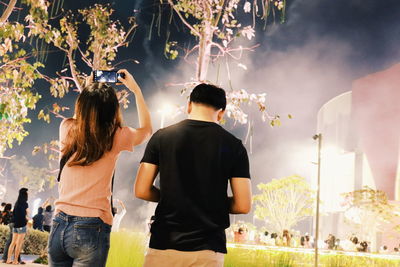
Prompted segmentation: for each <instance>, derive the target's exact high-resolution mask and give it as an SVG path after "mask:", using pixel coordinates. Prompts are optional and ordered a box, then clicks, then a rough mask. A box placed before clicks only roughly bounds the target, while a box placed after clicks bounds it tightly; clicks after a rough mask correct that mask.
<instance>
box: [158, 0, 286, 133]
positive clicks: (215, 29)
mask: <svg viewBox="0 0 400 267" xmlns="http://www.w3.org/2000/svg"><path fill="white" fill-rule="evenodd" d="M164 2H167V3H168V4H169V6H170V7H171V8H172V9H173V10H174V12H175V13H176V14H177V16H178V17H179V19H180V20H181V22H182V23H183V24H184V25H185V26H186V27H187V28H188V29H189V30H190V34H191V35H193V36H194V37H195V40H196V41H195V42H196V45H194V46H193V47H191V48H189V49H186V50H185V56H184V58H185V60H187V59H188V57H189V55H191V54H192V53H194V52H196V51H197V57H196V73H195V79H194V82H188V83H184V85H185V86H192V85H193V84H197V83H201V82H204V81H207V73H208V69H209V65H210V62H216V61H218V60H219V59H221V58H224V57H225V59H226V62H225V65H226V67H227V74H228V80H229V83H230V85H231V90H230V91H228V92H227V98H228V105H227V109H226V110H227V115H228V117H231V118H233V119H234V120H235V121H238V122H240V123H243V124H244V123H247V114H246V113H245V112H244V111H243V110H242V108H241V104H243V103H249V104H250V103H252V102H253V103H255V104H256V105H257V106H258V108H259V110H260V112H261V113H262V119H263V120H264V121H265V120H269V121H270V123H271V125H272V126H273V125H276V124H279V116H270V115H269V114H268V113H267V110H266V106H265V94H253V93H248V92H247V91H246V90H244V89H241V90H233V87H232V83H231V76H230V70H229V64H228V58H231V59H233V60H235V61H238V62H240V59H241V57H242V55H243V53H244V52H245V51H253V50H254V48H256V47H257V46H258V45H254V46H251V47H243V46H242V45H236V44H235V40H236V39H237V38H239V37H246V38H247V39H248V40H251V39H252V38H253V37H254V36H255V29H254V28H255V23H256V18H261V19H263V20H264V21H267V19H268V17H269V16H270V15H273V17H275V14H277V15H279V16H280V18H281V21H282V22H283V21H284V17H285V6H286V1H284V0H254V1H252V3H251V2H250V1H240V0H164V1H161V3H164ZM242 4H243V5H242ZM239 7H242V10H243V11H242V12H240V11H241V9H239ZM239 13H244V14H246V13H248V14H249V16H250V15H252V21H253V22H252V24H251V25H246V26H244V25H242V23H240V21H239V17H240V15H241V14H239ZM176 47H177V43H176V42H174V41H172V42H167V44H166V49H165V50H166V54H167V55H169V57H170V58H172V59H174V58H176V57H177V55H178V50H177V49H176ZM238 66H239V67H242V68H243V69H247V67H246V66H245V65H243V64H241V63H239V64H238ZM184 91H185V90H184Z"/></svg>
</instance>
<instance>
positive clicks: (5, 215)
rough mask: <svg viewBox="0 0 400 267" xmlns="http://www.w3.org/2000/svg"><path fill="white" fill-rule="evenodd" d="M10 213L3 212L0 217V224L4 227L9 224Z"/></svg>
mask: <svg viewBox="0 0 400 267" xmlns="http://www.w3.org/2000/svg"><path fill="white" fill-rule="evenodd" d="M11 218H12V212H11V211H3V213H2V215H1V223H2V224H4V225H8V224H9V223H10V222H11Z"/></svg>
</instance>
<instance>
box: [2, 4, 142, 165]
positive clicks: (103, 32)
mask: <svg viewBox="0 0 400 267" xmlns="http://www.w3.org/2000/svg"><path fill="white" fill-rule="evenodd" d="M22 3H23V4H25V6H24V7H26V8H27V9H28V11H27V15H26V16H25V18H24V23H20V22H9V21H8V18H9V17H10V14H11V12H12V10H13V9H14V7H15V4H16V1H14V0H11V1H10V2H9V5H8V7H7V8H6V10H5V11H4V13H3V15H2V16H1V19H0V26H1V27H0V87H1V91H0V100H1V102H0V103H1V104H0V136H1V137H0V157H3V155H4V151H5V150H6V149H7V148H8V147H12V142H13V141H14V140H17V141H18V142H19V143H20V142H22V140H23V138H24V137H25V136H26V135H28V132H27V131H26V130H25V129H24V127H23V126H24V124H25V123H28V122H30V119H29V118H28V116H27V115H28V109H34V108H35V104H36V103H37V101H38V100H39V99H40V95H39V94H38V93H36V92H35V91H34V90H33V88H32V86H33V83H34V81H35V80H36V79H38V78H42V79H45V80H47V81H48V82H49V83H50V93H51V95H52V96H53V97H54V98H63V97H64V96H65V94H67V93H68V92H70V91H71V90H74V91H77V92H78V93H79V92H80V91H81V90H82V88H83V86H84V81H85V80H86V77H87V74H84V73H83V71H81V70H80V69H79V68H78V67H77V66H78V65H79V64H77V62H83V63H85V64H86V65H87V66H89V67H90V68H91V69H103V70H108V69H112V68H114V67H115V65H113V63H114V61H115V59H116V55H117V52H118V50H119V49H120V48H121V47H126V46H127V45H128V44H129V42H130V41H131V37H132V35H133V32H134V30H135V29H136V26H137V25H136V23H135V19H134V18H133V17H132V18H129V26H128V27H127V28H125V27H124V26H122V24H121V23H120V22H119V21H117V20H113V19H112V14H113V10H112V9H111V8H110V6H108V5H94V6H92V7H89V8H85V9H82V10H79V12H78V14H75V15H74V14H72V13H71V12H68V11H62V12H61V14H57V16H50V14H52V13H54V12H57V10H58V9H59V8H60V6H61V5H62V0H58V1H57V0H56V1H51V2H50V1H47V0H40V1H37V0H23V1H22ZM55 10H56V11H55ZM49 13H50V14H49ZM53 20H57V21H53ZM82 24H86V25H87V26H89V28H90V34H89V36H85V37H87V38H83V37H82V36H79V35H78V29H79V27H80V26H81V25H82ZM29 38H30V42H33V43H35V42H36V43H44V44H45V45H46V46H47V47H50V48H51V49H54V48H56V49H58V50H60V51H62V52H63V53H64V54H65V58H66V62H65V65H64V66H63V67H62V68H61V69H60V71H57V73H56V75H57V76H56V77H49V76H46V75H44V74H43V73H40V72H39V70H38V68H39V67H43V64H42V63H40V62H33V63H32V61H35V60H36V61H38V58H39V56H40V55H41V57H40V59H42V60H43V59H45V58H46V57H47V52H46V51H38V50H37V49H36V50H35V49H33V48H32V47H27V43H28V42H26V41H27V40H28V39H29ZM23 44H24V45H25V46H24V49H22V48H21V47H22V45H23ZM25 49H27V50H28V51H30V52H27V51H26V50H25ZM127 96H128V93H127V91H126V90H123V91H120V92H119V99H120V101H121V103H122V104H123V106H124V107H126V106H127V105H128V103H129V101H128V99H127ZM67 109H69V107H66V106H63V105H61V104H58V103H53V104H50V105H48V106H47V107H46V108H45V109H43V110H40V111H39V112H38V119H43V120H44V121H46V122H48V123H50V120H51V115H54V116H56V117H59V118H64V116H63V115H62V113H63V111H65V110H67ZM38 152H45V153H46V154H47V155H48V159H49V161H50V162H51V161H53V160H55V159H57V153H58V143H57V141H49V142H48V143H45V144H43V145H40V146H36V147H35V148H34V151H33V153H34V154H36V153H38ZM54 166H55V165H54V162H53V164H51V163H50V165H49V168H54Z"/></svg>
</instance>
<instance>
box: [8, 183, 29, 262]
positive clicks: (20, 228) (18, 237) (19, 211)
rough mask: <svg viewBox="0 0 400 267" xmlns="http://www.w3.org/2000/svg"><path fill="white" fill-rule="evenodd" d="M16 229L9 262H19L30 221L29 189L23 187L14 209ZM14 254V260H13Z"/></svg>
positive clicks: (9, 252)
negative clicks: (27, 225)
mask: <svg viewBox="0 0 400 267" xmlns="http://www.w3.org/2000/svg"><path fill="white" fill-rule="evenodd" d="M13 222H14V230H13V237H12V241H11V245H10V248H9V250H8V255H7V263H9V264H10V263H12V264H18V258H19V254H20V253H21V248H22V245H23V243H24V238H25V234H26V224H27V222H28V189H26V188H21V189H20V190H19V195H18V199H17V202H15V205H14V210H13ZM13 254H14V260H13V261H11V259H12V256H13Z"/></svg>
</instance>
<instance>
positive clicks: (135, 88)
mask: <svg viewBox="0 0 400 267" xmlns="http://www.w3.org/2000/svg"><path fill="white" fill-rule="evenodd" d="M118 73H119V74H122V75H121V76H123V77H118V80H119V81H120V82H121V83H122V84H124V85H125V86H126V87H127V88H128V89H129V90H130V91H131V92H132V93H134V94H136V93H138V92H140V87H139V85H138V84H137V83H136V81H135V78H133V76H132V74H130V73H129V72H128V71H127V70H126V69H121V70H119V71H118Z"/></svg>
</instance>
